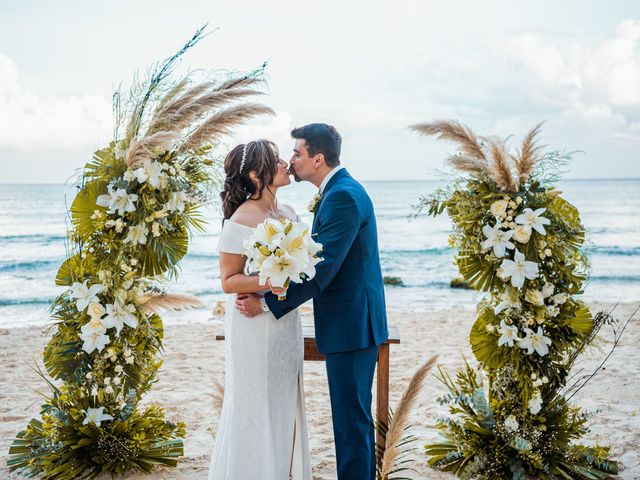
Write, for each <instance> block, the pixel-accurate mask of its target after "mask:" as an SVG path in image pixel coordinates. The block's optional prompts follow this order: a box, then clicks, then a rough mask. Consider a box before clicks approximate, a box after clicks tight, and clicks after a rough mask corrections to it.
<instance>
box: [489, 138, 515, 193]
mask: <svg viewBox="0 0 640 480" xmlns="http://www.w3.org/2000/svg"><path fill="white" fill-rule="evenodd" d="M487 142H488V143H489V152H490V155H489V168H488V173H489V176H490V177H491V178H492V179H493V181H494V182H496V184H497V185H498V187H500V189H501V190H502V191H504V192H516V191H518V182H517V181H516V179H515V177H514V175H513V165H512V159H511V155H509V152H508V150H507V142H506V141H505V140H504V139H502V138H499V137H488V138H487Z"/></svg>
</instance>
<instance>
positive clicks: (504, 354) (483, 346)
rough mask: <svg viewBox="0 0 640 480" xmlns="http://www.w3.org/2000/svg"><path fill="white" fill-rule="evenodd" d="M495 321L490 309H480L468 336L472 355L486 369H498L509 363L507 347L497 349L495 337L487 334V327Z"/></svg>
mask: <svg viewBox="0 0 640 480" xmlns="http://www.w3.org/2000/svg"><path fill="white" fill-rule="evenodd" d="M495 320H496V319H495V316H494V315H493V312H492V311H491V309H490V308H484V309H482V311H481V312H480V314H479V315H478V318H477V320H476V322H475V323H474V324H473V327H472V328H471V333H470V334H469V341H470V342H471V350H472V351H473V354H474V355H475V357H476V359H477V360H478V361H479V362H480V363H483V364H484V365H485V366H486V367H488V368H500V367H502V366H503V365H505V364H506V363H507V362H508V361H509V353H510V349H509V347H505V346H501V347H499V346H498V339H497V337H496V336H495V335H494V334H491V333H489V332H487V325H488V324H492V325H495Z"/></svg>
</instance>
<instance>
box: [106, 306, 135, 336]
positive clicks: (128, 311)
mask: <svg viewBox="0 0 640 480" xmlns="http://www.w3.org/2000/svg"><path fill="white" fill-rule="evenodd" d="M102 322H103V323H104V324H105V326H106V327H107V328H112V327H115V328H116V333H117V334H120V330H122V329H123V328H124V326H125V325H128V326H129V327H131V328H136V327H137V326H138V317H136V307H135V305H132V304H130V303H125V301H124V300H123V299H122V298H121V297H119V298H117V299H116V300H115V302H114V303H110V304H108V305H107V316H106V317H104V319H103V320H102Z"/></svg>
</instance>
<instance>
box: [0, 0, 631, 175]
mask: <svg viewBox="0 0 640 480" xmlns="http://www.w3.org/2000/svg"><path fill="white" fill-rule="evenodd" d="M205 23H208V25H209V30H211V31H213V32H212V33H211V34H210V35H209V36H208V37H207V38H206V39H204V40H203V41H202V42H201V43H200V44H198V45H197V46H196V47H195V48H194V49H192V50H191V51H190V52H188V53H187V54H186V55H185V56H184V58H183V60H182V62H181V64H180V66H179V68H178V70H177V73H180V72H186V71H187V70H233V71H238V70H248V69H252V68H254V67H256V66H258V65H260V64H261V63H262V62H264V61H268V62H269V65H268V69H267V81H268V86H267V93H268V94H267V95H266V96H264V97H262V99H261V100H262V101H263V102H265V103H267V104H268V105H269V106H271V107H272V108H273V109H274V110H275V111H276V112H277V115H276V116H275V117H274V118H271V119H268V120H267V119H260V120H256V121H254V122H252V123H251V125H249V126H247V127H243V128H241V129H239V130H238V131H237V133H236V134H235V135H234V137H233V138H230V139H228V140H227V141H226V142H225V143H226V144H227V145H230V146H233V145H234V144H236V143H240V142H244V141H247V140H251V139H255V138H261V137H262V138H264V137H266V138H270V139H273V140H274V141H275V142H276V143H277V144H278V145H279V147H280V150H281V152H282V156H283V158H285V159H287V160H288V158H289V157H290V152H291V148H292V146H293V142H292V140H291V139H290V136H289V132H290V130H291V129H292V128H293V127H296V126H300V125H303V124H306V123H310V122H326V123H330V124H332V125H334V126H335V127H336V128H337V129H338V131H339V132H340V133H341V134H342V137H343V149H342V163H343V165H345V166H347V168H348V169H349V170H350V171H351V173H352V174H353V175H354V176H355V177H356V178H359V179H361V180H406V179H412V180H421V179H432V178H434V177H435V176H437V170H438V169H441V168H442V167H443V159H444V157H445V156H446V154H447V153H450V152H453V151H455V148H454V147H453V146H452V145H447V144H441V143H438V142H437V141H436V140H435V139H434V138H428V137H420V136H418V135H416V134H414V133H412V132H411V131H410V130H409V129H408V128H407V127H408V126H409V125H411V124H414V123H417V122H426V121H429V120H433V119H436V118H450V119H458V120H460V121H462V122H463V123H465V124H467V125H469V126H470V127H471V128H472V129H473V130H474V131H476V132H477V133H479V134H483V135H488V134H495V135H500V136H510V135H512V137H511V139H510V141H511V143H512V145H513V146H514V147H517V145H518V143H519V141H520V140H521V138H522V136H523V135H524V134H526V132H527V131H528V130H529V129H530V128H532V127H533V126H534V125H536V124H537V123H538V122H540V121H545V124H544V129H543V134H542V137H541V139H542V143H543V144H545V145H549V148H553V149H560V150H567V151H579V153H576V154H575V156H574V161H573V163H572V164H571V166H570V168H569V171H568V172H567V174H566V176H567V177H568V178H638V177H640V161H639V160H640V158H638V157H639V155H638V152H640V4H639V3H638V2H637V0H629V1H622V0H619V1H609V2H600V1H596V0H587V1H577V0H565V1H563V2H557V1H551V0H537V1H535V2H533V1H529V2H526V3H525V2H513V1H492V0H483V1H482V2H478V1H469V0H467V1H458V2H442V1H440V2H434V1H431V0H421V1H407V0H395V1H393V2H390V1H388V0H387V1H376V0H374V1H368V2H362V1H356V0H354V1H350V2H345V1H334V0H324V1H322V2H306V1H302V0H297V1H278V0H273V1H269V2H265V1H256V0H251V1H212V0H208V1H199V0H198V1H195V0H183V1H182V2H176V1H172V2H169V1H165V0H154V1H149V0H137V1H135V2H131V1H120V0H115V1H113V0H112V1H109V2H98V1H86V0H85V1H73V0H61V1H58V2H51V1H46V0H43V1H35V0H22V1H20V2H8V1H3V2H1V3H0V167H1V168H0V183H58V182H64V181H65V180H66V179H67V178H69V177H70V176H71V175H72V174H73V173H74V171H75V170H76V169H77V168H79V167H81V166H82V165H83V164H84V163H85V162H87V161H88V160H90V158H91V154H92V152H93V151H94V150H96V149H98V148H100V147H101V146H102V145H104V144H106V143H108V142H109V141H110V140H111V137H112V124H113V122H112V116H111V94H112V92H113V90H114V88H115V87H117V86H118V85H120V84H122V85H124V86H126V85H127V84H129V83H130V81H131V79H132V78H133V76H134V74H135V73H136V72H144V71H145V69H146V68H147V67H148V66H149V65H151V64H152V63H153V62H155V61H158V60H162V59H164V58H166V57H167V56H169V55H171V54H172V53H173V52H174V51H176V50H177V49H179V48H180V46H182V44H183V43H184V42H185V41H186V40H187V39H188V38H190V37H191V35H192V34H193V33H194V32H195V30H196V29H197V28H198V27H200V26H202V25H203V24H205ZM214 30H215V31H214Z"/></svg>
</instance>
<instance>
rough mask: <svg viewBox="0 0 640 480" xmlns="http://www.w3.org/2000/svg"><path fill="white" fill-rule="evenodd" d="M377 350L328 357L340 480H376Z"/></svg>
mask: <svg viewBox="0 0 640 480" xmlns="http://www.w3.org/2000/svg"><path fill="white" fill-rule="evenodd" d="M377 358H378V347H377V346H375V347H371V348H366V349H362V350H354V351H350V352H339V353H328V354H327V355H326V366H327V378H328V380H329V394H330V396H331V413H332V416H333V435H334V439H335V448H336V461H337V464H338V480H376V455H375V448H376V445H375V431H374V424H373V417H372V414H371V401H372V395H371V389H372V386H373V374H374V371H375V367H376V361H377Z"/></svg>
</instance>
